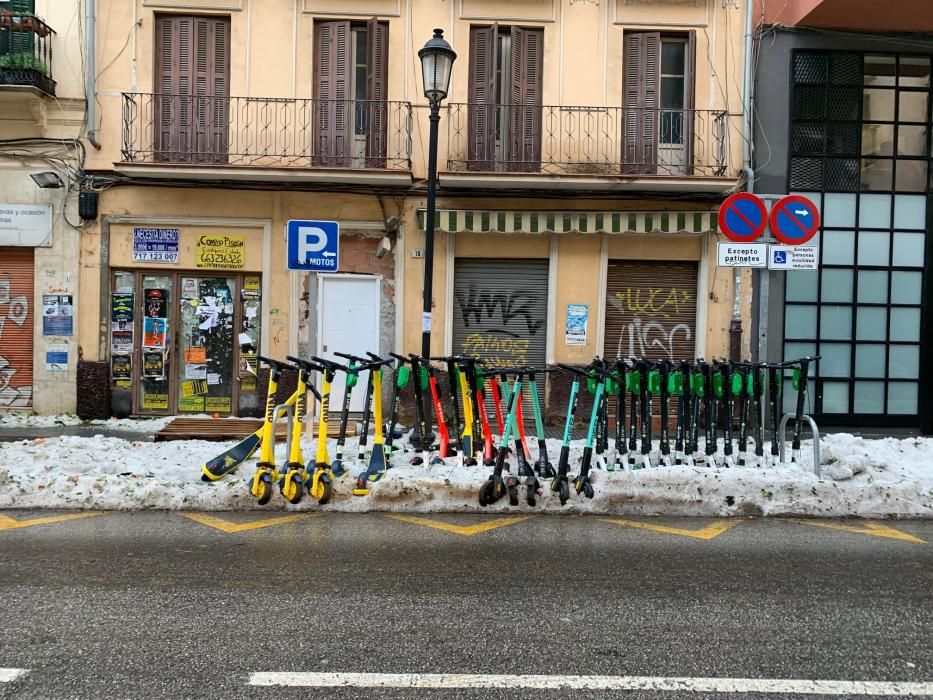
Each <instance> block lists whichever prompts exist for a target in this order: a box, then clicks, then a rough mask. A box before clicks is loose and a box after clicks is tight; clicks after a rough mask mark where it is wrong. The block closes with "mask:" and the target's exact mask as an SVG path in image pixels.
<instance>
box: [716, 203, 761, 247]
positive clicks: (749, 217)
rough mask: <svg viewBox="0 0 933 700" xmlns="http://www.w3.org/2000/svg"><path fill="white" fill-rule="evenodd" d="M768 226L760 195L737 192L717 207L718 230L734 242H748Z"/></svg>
mask: <svg viewBox="0 0 933 700" xmlns="http://www.w3.org/2000/svg"><path fill="white" fill-rule="evenodd" d="M767 226H768V210H767V209H766V208H765V203H764V202H762V201H761V198H760V197H756V196H755V195H753V194H751V193H750V192H738V193H736V194H734V195H732V196H730V197H728V198H726V201H725V202H723V203H722V205H721V206H720V207H719V230H720V231H722V232H723V234H725V236H726V238H728V239H729V240H730V241H735V242H736V243H748V242H749V241H754V240H755V239H756V238H758V237H759V236H761V234H762V233H764V230H765V228H766V227H767Z"/></svg>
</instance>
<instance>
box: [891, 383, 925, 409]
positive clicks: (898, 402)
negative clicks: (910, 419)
mask: <svg viewBox="0 0 933 700" xmlns="http://www.w3.org/2000/svg"><path fill="white" fill-rule="evenodd" d="M918 396H919V391H918V385H917V384H916V383H914V382H897V383H892V384H890V385H889V386H888V413H893V414H896V415H901V416H903V415H908V416H910V415H914V414H916V413H917V397H918Z"/></svg>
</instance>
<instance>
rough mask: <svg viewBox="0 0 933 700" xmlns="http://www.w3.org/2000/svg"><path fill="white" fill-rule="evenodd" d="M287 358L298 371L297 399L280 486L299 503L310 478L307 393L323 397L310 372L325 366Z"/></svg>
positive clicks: (289, 499)
mask: <svg viewBox="0 0 933 700" xmlns="http://www.w3.org/2000/svg"><path fill="white" fill-rule="evenodd" d="M287 359H288V360H289V361H291V362H293V363H294V364H295V365H296V369H297V371H298V387H297V389H296V394H297V398H296V400H295V419H294V421H293V423H292V432H291V443H290V444H289V446H288V462H286V463H285V474H284V475H283V476H282V477H281V478H280V479H279V488H280V489H281V491H282V496H284V497H285V500H286V501H288V502H289V503H293V504H294V503H298V502H299V501H301V497H302V496H303V495H304V484H305V481H306V480H307V478H308V472H307V470H306V468H305V460H304V456H303V455H302V452H301V438H302V437H303V435H304V423H305V416H306V415H307V413H308V411H307V404H306V401H307V394H308V391H309V390H310V391H311V393H312V394H314V396H315V398H317V399H318V400H320V399H321V395H320V394H319V393H318V391H317V389H315V388H314V387H313V386H311V385H310V384H308V380H307V377H308V372H310V371H316V372H320V371H321V370H323V367H319V366H317V365H313V364H311V363H310V362H303V361H301V360H299V359H298V358H295V357H291V356H287Z"/></svg>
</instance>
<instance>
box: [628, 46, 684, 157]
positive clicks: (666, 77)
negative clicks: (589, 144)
mask: <svg viewBox="0 0 933 700" xmlns="http://www.w3.org/2000/svg"><path fill="white" fill-rule="evenodd" d="M623 49H624V76H623V96H624V97H623V99H624V104H623V153H622V160H623V163H624V168H623V172H624V173H625V174H629V175H634V174H646V175H654V174H657V173H659V172H661V173H664V174H669V175H689V174H691V172H692V165H693V139H694V129H695V117H696V113H695V112H694V109H693V105H694V99H693V95H694V74H695V72H696V71H695V61H696V34H695V33H694V32H688V33H684V34H670V35H668V34H661V33H660V32H626V33H625V37H624V46H623Z"/></svg>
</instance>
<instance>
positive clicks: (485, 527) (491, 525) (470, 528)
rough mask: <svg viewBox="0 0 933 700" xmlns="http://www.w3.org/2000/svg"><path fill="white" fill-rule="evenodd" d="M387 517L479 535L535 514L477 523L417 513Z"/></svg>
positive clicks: (388, 516)
mask: <svg viewBox="0 0 933 700" xmlns="http://www.w3.org/2000/svg"><path fill="white" fill-rule="evenodd" d="M386 517H387V518H392V519H394V520H401V521H403V522H406V523H411V524H412V525H424V526H425V527H433V528H434V529H435V530H443V531H444V532H452V533H454V534H455V535H463V536H464V537H470V536H472V535H478V534H480V533H481V532H489V531H490V530H495V529H496V528H499V527H505V526H506V525H514V524H515V523H520V522H521V521H522V520H528V519H529V518H533V517H534V516H533V515H512V516H509V517H507V518H496V519H495V520H487V521H485V522H482V523H478V524H476V525H453V524H451V523H445V522H443V521H442V520H431V519H429V518H419V517H417V516H415V515H386Z"/></svg>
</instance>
